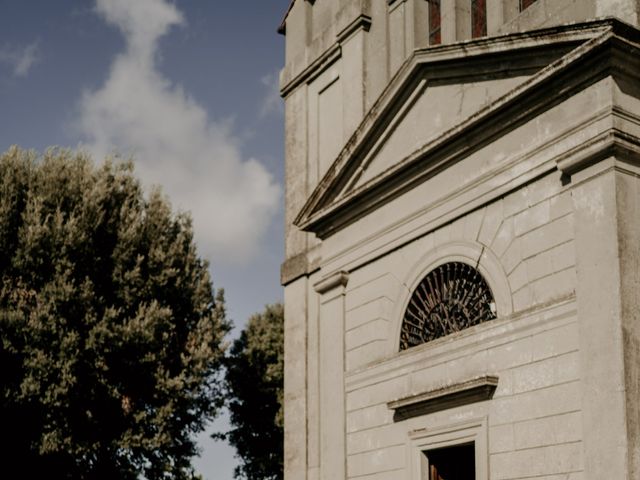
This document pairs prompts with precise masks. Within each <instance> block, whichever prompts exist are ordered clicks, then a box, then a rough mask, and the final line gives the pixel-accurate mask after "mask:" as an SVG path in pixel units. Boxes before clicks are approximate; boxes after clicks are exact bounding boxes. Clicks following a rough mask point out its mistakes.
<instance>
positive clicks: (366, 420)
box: [347, 403, 393, 433]
mask: <svg viewBox="0 0 640 480" xmlns="http://www.w3.org/2000/svg"><path fill="white" fill-rule="evenodd" d="M390 423H393V412H392V411H391V410H389V409H388V408H387V404H386V403H385V404H379V405H374V406H371V407H366V408H361V409H359V410H354V411H353V412H349V413H348V414H347V433H351V432H357V431H360V430H365V429H367V428H374V427H380V426H382V425H387V424H390Z"/></svg>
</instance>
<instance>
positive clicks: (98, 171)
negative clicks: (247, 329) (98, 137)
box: [0, 148, 229, 480]
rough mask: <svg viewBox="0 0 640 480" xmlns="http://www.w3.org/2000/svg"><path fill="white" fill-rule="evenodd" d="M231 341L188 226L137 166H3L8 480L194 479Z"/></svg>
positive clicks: (54, 155) (0, 333)
mask: <svg viewBox="0 0 640 480" xmlns="http://www.w3.org/2000/svg"><path fill="white" fill-rule="evenodd" d="M228 330H229V324H228V322H227V320H226V318H225V310H224V297H223V292H222V290H219V291H218V294H217V296H216V298H215V300H214V297H213V292H212V286H211V280H210V277H209V273H208V265H207V263H206V262H205V261H203V260H201V259H200V258H199V257H198V256H197V252H196V249H195V246H194V242H193V234H192V227H191V221H190V219H189V217H188V216H187V215H184V214H177V215H174V214H172V212H171V207H170V205H169V204H168V202H167V200H166V199H165V198H163V196H162V195H161V194H160V193H159V191H157V190H156V191H154V192H152V193H151V194H150V195H149V196H148V198H145V196H144V195H143V191H142V188H141V185H140V183H139V182H138V180H137V179H136V178H135V177H134V175H133V167H132V166H131V164H113V163H110V162H107V163H106V164H105V165H104V166H102V167H95V166H93V164H92V163H91V161H90V159H89V158H88V157H87V156H86V155H84V154H81V153H79V154H74V153H72V152H70V151H67V150H49V151H48V152H47V153H45V154H44V156H43V157H41V158H38V157H37V156H36V155H35V154H33V153H32V152H26V151H23V150H20V149H17V148H12V149H11V150H9V151H8V152H7V153H5V154H3V155H2V156H0V340H1V342H0V365H2V368H0V389H1V396H0V402H1V404H0V424H1V425H2V429H3V435H2V440H0V451H1V452H2V455H3V462H2V463H3V466H2V468H3V471H4V472H5V474H7V473H8V472H12V471H13V472H20V475H19V476H16V477H15V478H39V477H40V474H39V473H40V472H46V475H47V478H55V479H102V478H105V479H107V478H108V479H115V478H117V479H123V480H126V479H137V478H139V476H140V475H144V476H145V477H146V478H147V479H149V480H156V479H164V478H171V479H187V478H189V479H190V478H193V472H192V468H191V465H190V461H191V457H192V456H193V455H194V454H195V453H196V447H195V445H194V441H193V440H192V438H193V435H194V434H195V433H197V432H199V431H201V430H202V429H203V425H204V422H205V421H207V420H208V419H210V418H212V417H213V416H214V415H215V414H216V411H217V410H218V409H219V408H220V406H221V403H222V392H221V385H220V379H219V378H218V374H217V372H218V371H219V369H220V367H221V364H222V359H223V354H224V344H223V337H224V335H225V334H226V333H227V331H228ZM8 478H14V477H12V476H11V475H9V477H8Z"/></svg>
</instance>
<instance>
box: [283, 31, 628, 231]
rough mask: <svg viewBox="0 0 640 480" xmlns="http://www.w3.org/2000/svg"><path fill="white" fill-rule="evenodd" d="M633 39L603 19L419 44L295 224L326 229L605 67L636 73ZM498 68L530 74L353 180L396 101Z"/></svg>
mask: <svg viewBox="0 0 640 480" xmlns="http://www.w3.org/2000/svg"><path fill="white" fill-rule="evenodd" d="M639 42H640V32H639V31H638V30H636V29H635V28H633V27H631V26H629V25H627V24H624V23H622V22H620V21H618V20H614V19H605V20H599V21H594V22H589V23H582V24H573V25H567V26H562V27H554V28H550V29H544V30H537V31H533V32H526V33H517V34H510V35H504V36H500V37H491V38H484V39H479V40H473V41H467V42H461V43H456V44H452V45H443V46H437V47H430V48H426V49H422V50H416V51H415V52H414V54H413V55H412V56H411V57H410V58H409V59H408V60H407V61H406V62H405V64H404V65H403V66H402V67H401V69H400V70H399V72H398V73H397V74H396V75H395V77H394V78H393V79H392V81H391V82H390V84H389V85H388V87H387V88H386V89H385V90H384V92H383V93H382V94H381V96H380V98H379V99H378V100H377V101H376V103H375V104H374V106H373V107H372V108H371V110H370V111H369V112H368V113H367V115H366V116H365V118H364V119H363V121H362V122H361V124H360V126H359V127H358V128H357V130H356V131H355V133H354V134H353V135H352V137H351V138H350V139H349V141H348V142H347V144H346V146H345V147H344V148H343V149H342V151H341V152H340V154H339V155H338V157H337V158H336V160H335V161H334V163H333V164H332V165H331V167H330V168H329V170H328V171H327V173H326V174H325V175H324V177H323V178H322V180H321V181H320V183H319V184H318V186H317V187H316V188H315V190H314V191H313V193H312V195H311V196H310V198H309V199H308V201H307V202H306V204H305V205H304V207H303V208H302V210H301V211H300V213H299V214H298V216H297V217H296V219H295V221H294V223H295V224H296V225H297V226H298V227H300V228H302V229H303V230H306V231H311V232H315V233H316V234H317V235H318V236H319V237H321V238H324V237H326V236H327V235H330V234H331V232H333V231H335V230H337V229H340V228H342V227H343V226H345V225H347V224H349V223H350V222H352V221H354V220H356V219H357V218H360V217H361V216H362V215H364V214H366V213H367V212H369V211H371V210H372V209H375V208H377V207H378V206H380V205H382V204H384V203H386V202H387V201H390V200H391V199H393V198H395V197H396V196H398V195H400V194H402V193H403V192H404V191H407V190H408V189H410V188H412V187H413V186H415V185H416V184H418V183H420V182H422V181H424V180H425V179H427V178H429V177H430V176H432V175H434V174H435V173H437V172H438V171H440V170H442V169H444V168H446V167H447V166H448V165H450V164H451V163H452V162H455V161H458V160H459V159H460V158H464V157H465V156H466V155H468V154H469V153H470V152H473V151H475V150H476V149H478V148H480V147H481V146H482V145H486V144H487V143H489V142H491V141H492V139H495V138H497V137H498V136H500V135H503V134H504V133H505V132H507V131H508V130H509V129H511V128H515V126H516V125H518V124H521V123H522V122H524V121H527V120H528V119H530V118H532V117H535V116H536V115H539V114H540V113H541V112H543V111H544V110H545V109H548V108H550V107H551V106H553V105H555V104H557V103H559V102H560V101H562V100H563V99H565V98H567V97H568V96H570V95H572V94H574V93H575V92H577V91H579V90H580V89H582V88H585V86H586V85H589V84H590V83H593V82H594V81H596V80H597V79H599V78H602V76H603V75H604V74H609V73H611V72H612V71H613V70H615V71H616V72H617V73H618V74H627V75H631V76H635V77H637V76H639V75H640V69H639V68H638V65H637V62H638V58H639V56H638V51H639V49H640V46H639V45H638V44H639ZM630 58H631V60H630ZM634 61H635V62H636V63H635V64H634V63H633V62H634ZM500 71H504V72H505V74H512V73H513V72H514V71H521V72H524V73H526V72H529V73H530V74H531V75H530V77H529V78H528V79H526V80H525V81H523V82H522V83H521V84H519V85H518V86H516V87H515V88H513V89H511V90H509V91H508V92H507V93H506V94H504V95H502V96H500V97H499V98H498V99H496V100H494V101H493V102H491V103H490V104H489V105H486V106H485V107H483V108H481V109H480V110H479V111H477V112H475V113H473V114H472V115H471V116H469V117H468V118H466V119H464V120H463V121H462V122H460V123H458V124H456V125H455V126H454V127H453V128H450V129H448V130H447V131H445V132H443V133H442V134H440V135H438V136H437V137H436V138H434V139H432V140H430V141H427V143H426V144H424V145H423V146H421V147H420V148H419V149H417V150H416V151H414V152H412V153H410V154H409V155H407V156H405V157H404V158H399V159H398V162H397V163H395V164H394V165H393V166H391V167H390V168H388V169H386V170H385V171H383V172H381V173H380V174H378V175H376V176H375V177H373V178H371V179H369V180H367V181H366V182H364V183H358V182H357V181H356V180H357V179H358V178H359V176H360V175H361V174H362V172H363V170H364V168H366V162H367V161H370V159H371V158H372V156H375V152H376V149H377V148H379V146H380V144H381V143H383V142H384V141H385V138H386V136H385V135H386V133H385V132H388V131H390V130H393V128H395V127H394V122H399V121H401V120H398V119H401V118H402V112H403V110H406V109H407V108H410V106H411V104H412V102H414V101H415V98H416V97H417V96H420V95H421V94H422V92H423V90H424V89H425V86H426V87H427V88H428V85H429V83H430V82H433V81H434V80H435V81H437V80H439V79H445V78H446V79H449V80H451V79H454V80H455V79H463V78H464V77H465V76H469V75H475V76H478V75H483V74H484V73H486V74H493V75H495V73H496V72H500ZM550 92H553V94H550Z"/></svg>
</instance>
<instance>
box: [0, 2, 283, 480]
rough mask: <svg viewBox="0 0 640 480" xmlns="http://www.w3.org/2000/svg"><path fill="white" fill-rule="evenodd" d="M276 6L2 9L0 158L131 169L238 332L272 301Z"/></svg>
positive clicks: (223, 469)
mask: <svg viewBox="0 0 640 480" xmlns="http://www.w3.org/2000/svg"><path fill="white" fill-rule="evenodd" d="M287 4H288V0H271V1H265V0H226V1H224V0H213V1H212V0H175V1H170V0H55V1H51V0H0V12H2V15H0V32H1V33H0V150H1V151H6V150H7V149H8V148H9V146H11V145H14V144H17V145H19V146H21V147H24V148H30V149H36V150H38V151H42V150H43V149H45V148H46V147H48V146H52V145H58V146H64V147H72V148H76V147H81V148H84V149H86V150H88V151H89V152H91V153H92V154H93V155H94V157H95V158H96V159H102V158H103V157H104V156H105V155H110V154H113V155H119V156H121V157H125V158H128V157H129V156H133V158H134V160H135V163H136V169H137V171H138V174H139V176H140V177H141V178H142V180H143V182H145V183H146V184H147V185H153V184H160V185H162V187H163V189H164V191H165V192H166V193H167V194H169V196H170V198H171V201H172V203H173V204H174V207H175V208H179V209H182V210H189V211H190V212H192V215H193V217H194V227H195V232H196V239H197V241H198V246H199V250H200V252H201V254H202V256H204V257H206V258H208V259H209V260H210V262H211V265H212V268H211V269H212V276H213V279H214V284H215V286H216V287H224V288H225V290H226V292H227V303H228V308H229V314H230V317H231V318H232V319H233V320H234V322H235V324H236V325H237V326H239V327H241V326H242V324H243V323H244V321H245V320H246V318H247V317H248V316H249V315H250V314H251V313H253V312H256V311H259V310H261V309H262V308H263V306H264V304H266V303H272V302H274V301H281V300H282V290H281V288H280V285H279V265H280V263H281V261H282V256H283V233H282V232H283V212H282V210H283V209H282V202H283V184H282V179H283V167H284V165H283V122H284V120H283V111H282V102H281V100H280V99H279V97H278V94H277V78H278V72H279V70H280V68H281V67H282V64H283V58H284V39H283V37H281V36H280V35H278V34H277V33H276V29H277V26H278V24H279V22H280V20H281V17H282V14H283V13H284V11H285V9H286V7H287ZM214 428H221V429H224V428H225V420H224V419H222V420H220V421H218V422H217V423H216V426H215V427H214ZM201 445H202V448H203V456H202V458H201V459H200V460H199V461H198V462H197V466H198V468H199V470H200V471H201V472H202V473H203V474H204V475H205V478H207V479H210V480H214V479H215V480H230V479H231V478H232V469H233V466H234V464H235V461H234V460H233V458H232V457H233V450H232V449H231V448H230V447H228V446H226V445H223V444H221V443H220V442H214V441H213V440H209V439H208V438H207V436H206V435H204V436H203V437H202V438H201Z"/></svg>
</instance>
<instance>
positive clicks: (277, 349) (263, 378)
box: [223, 304, 284, 480]
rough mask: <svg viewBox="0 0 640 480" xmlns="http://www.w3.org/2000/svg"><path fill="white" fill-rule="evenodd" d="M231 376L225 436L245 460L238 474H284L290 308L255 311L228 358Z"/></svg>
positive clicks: (262, 479) (254, 478)
mask: <svg viewBox="0 0 640 480" xmlns="http://www.w3.org/2000/svg"><path fill="white" fill-rule="evenodd" d="M226 364H227V368H226V374H225V380H226V384H227V389H228V392H229V393H228V396H229V398H230V399H229V402H228V409H229V411H230V413H231V424H232V426H233V428H232V429H231V431H230V432H228V433H227V434H225V435H223V437H224V438H226V439H227V440H229V443H231V445H233V446H234V447H235V449H236V451H237V453H238V456H239V457H240V460H241V464H240V465H239V466H238V467H236V469H235V478H239V479H247V480H272V479H273V480H275V479H280V478H282V472H283V470H282V459H283V440H284V436H283V409H282V403H283V402H282V400H283V378H284V311H283V307H282V305H281V304H275V305H267V306H266V307H265V310H264V311H263V312H262V313H259V314H255V315H252V316H251V318H249V321H248V322H247V325H246V327H245V329H244V330H243V331H242V333H241V334H240V337H239V338H238V339H237V340H235V341H234V343H233V345H232V347H231V351H230V354H229V356H228V358H227V360H226Z"/></svg>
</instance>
